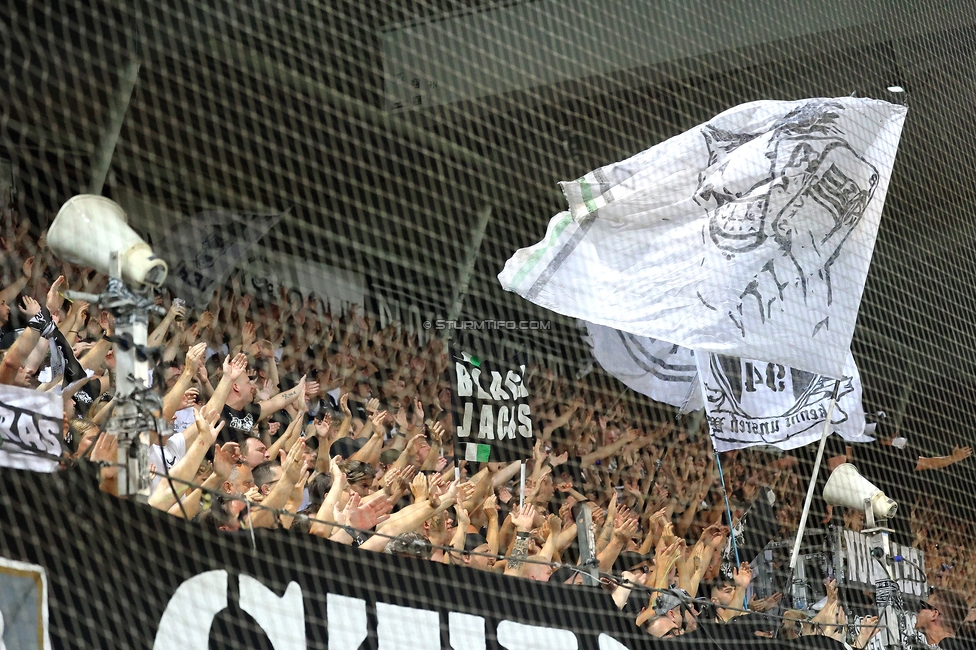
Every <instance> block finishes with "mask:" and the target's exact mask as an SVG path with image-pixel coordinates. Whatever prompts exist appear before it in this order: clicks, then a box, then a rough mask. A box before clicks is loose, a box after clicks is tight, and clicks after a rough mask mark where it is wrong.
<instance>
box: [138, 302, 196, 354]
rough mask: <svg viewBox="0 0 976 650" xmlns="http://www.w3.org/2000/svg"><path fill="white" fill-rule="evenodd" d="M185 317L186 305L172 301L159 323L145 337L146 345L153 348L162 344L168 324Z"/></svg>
mask: <svg viewBox="0 0 976 650" xmlns="http://www.w3.org/2000/svg"><path fill="white" fill-rule="evenodd" d="M185 317H186V307H184V306H182V305H179V304H176V303H174V304H173V305H172V306H171V307H170V308H169V311H168V312H166V316H164V317H163V320H162V321H161V322H160V323H159V325H158V326H157V327H156V329H154V330H153V331H152V332H151V333H150V334H149V336H148V337H147V338H146V346H147V347H150V348H155V347H158V346H160V345H162V343H163V341H165V340H166V332H168V331H169V328H170V326H171V325H172V324H173V321H175V320H176V319H177V318H180V319H181V320H182V319H183V318H185Z"/></svg>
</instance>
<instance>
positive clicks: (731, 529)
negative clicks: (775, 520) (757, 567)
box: [709, 436, 739, 569]
mask: <svg viewBox="0 0 976 650" xmlns="http://www.w3.org/2000/svg"><path fill="white" fill-rule="evenodd" d="M709 437H711V436H709ZM712 449H714V450H715V462H716V463H718V475H719V478H721V479H722V497H723V498H724V499H725V516H726V517H728V519H729V537H730V538H731V539H732V552H733V553H735V568H736V569H738V568H739V547H738V546H737V545H736V543H735V524H733V523H732V508H730V507H729V492H728V490H727V489H726V488H725V472H723V471H722V459H721V458H719V457H718V450H717V449H715V441H714V440H713V441H712Z"/></svg>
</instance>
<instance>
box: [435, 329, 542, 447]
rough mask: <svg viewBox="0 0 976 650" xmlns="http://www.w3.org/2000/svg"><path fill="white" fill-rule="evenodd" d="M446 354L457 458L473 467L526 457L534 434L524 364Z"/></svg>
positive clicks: (451, 351)
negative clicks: (448, 360)
mask: <svg viewBox="0 0 976 650" xmlns="http://www.w3.org/2000/svg"><path fill="white" fill-rule="evenodd" d="M450 355H451V361H450V363H449V364H448V374H449V375H450V382H451V390H452V392H453V400H454V431H453V434H454V451H455V454H456V456H457V458H458V459H461V458H463V459H465V460H467V461H469V462H477V463H485V462H512V461H516V460H523V459H526V458H531V456H532V446H533V444H534V443H535V434H534V432H533V428H532V412H531V408H530V406H529V391H528V389H527V388H526V387H525V363H524V362H520V361H518V360H515V361H512V362H508V363H506V362H504V361H495V360H489V359H482V358H480V357H478V356H476V355H474V354H471V353H468V352H462V351H460V350H458V349H456V348H451V350H450Z"/></svg>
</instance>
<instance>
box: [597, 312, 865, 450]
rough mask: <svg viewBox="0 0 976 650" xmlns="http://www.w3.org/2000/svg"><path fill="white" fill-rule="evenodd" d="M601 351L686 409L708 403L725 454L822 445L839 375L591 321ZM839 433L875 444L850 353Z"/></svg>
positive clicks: (626, 379) (837, 418)
mask: <svg viewBox="0 0 976 650" xmlns="http://www.w3.org/2000/svg"><path fill="white" fill-rule="evenodd" d="M585 325H586V329H587V336H586V337H585V338H584V340H586V342H587V343H589V344H590V346H591V348H592V351H593V356H594V358H595V359H596V360H597V362H598V363H599V364H600V366H601V367H603V369H604V370H606V371H607V372H608V373H610V374H611V375H613V376H614V377H616V378H617V379H619V380H620V381H622V382H623V383H624V384H626V385H627V386H629V387H630V388H632V389H633V390H635V391H637V392H638V393H641V394H643V395H647V396H648V397H650V398H651V399H653V400H657V401H658V402H664V403H665V404H671V405H672V406H677V407H679V408H680V409H681V410H682V411H683V412H689V411H695V410H698V409H700V408H703V407H704V408H705V415H706V418H707V422H708V425H709V432H710V433H711V436H712V440H713V442H714V444H715V449H716V450H718V451H729V450H731V449H741V448H743V447H752V446H754V445H774V446H776V447H779V448H780V449H794V448H796V447H802V446H804V445H807V444H809V443H811V442H816V441H817V440H818V439H819V438H820V435H821V433H822V432H823V424H824V421H825V420H826V417H827V410H828V408H829V407H830V397H831V394H832V392H833V389H834V380H833V379H828V378H825V377H823V376H822V375H814V374H812V373H809V372H804V371H802V370H794V369H792V368H788V367H786V366H783V365H781V364H777V363H768V362H765V361H754V360H748V359H739V358H737V357H726V356H720V355H715V354H709V353H707V352H694V351H693V350H689V349H688V348H683V347H680V346H677V345H674V344H672V343H666V342H664V341H659V340H655V339H652V338H648V337H644V336H636V335H634V334H629V333H626V332H621V331H619V330H613V329H610V328H609V327H604V326H602V325H594V324H593V323H586V324H585ZM831 433H836V434H838V435H840V436H842V437H843V438H845V439H847V440H850V441H852V442H869V441H871V440H872V438H870V437H869V436H867V435H866V431H865V422H864V407H863V406H862V404H861V378H860V376H859V375H858V372H857V366H856V364H855V363H854V356H853V355H851V354H850V353H848V357H847V364H846V366H845V370H844V377H843V379H841V382H840V389H839V390H838V398H837V405H836V407H835V408H834V413H833V416H832V417H831Z"/></svg>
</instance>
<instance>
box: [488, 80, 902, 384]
mask: <svg viewBox="0 0 976 650" xmlns="http://www.w3.org/2000/svg"><path fill="white" fill-rule="evenodd" d="M906 112H907V109H906V108H905V107H903V106H896V105H893V104H889V103H887V102H883V101H878V100H871V99H857V98H852V97H845V98H839V99H807V100H800V101H793V102H777V101H760V102H753V103H751V104H744V105H741V106H737V107H735V108H732V109H729V110H728V111H726V112H724V113H722V114H721V115H718V116H717V117H715V118H713V119H711V120H710V121H708V122H706V123H705V124H702V125H700V126H697V127H695V128H693V129H691V130H689V131H686V132H684V133H682V134H680V135H677V136H675V137H673V138H671V139H669V140H667V141H665V142H663V143H661V144H658V145H656V146H654V147H652V148H650V149H648V150H646V151H644V152H642V153H640V154H637V155H636V156H634V157H632V158H630V159H628V160H625V161H623V162H621V163H617V164H613V165H609V166H607V167H603V168H601V169H598V170H596V171H594V172H591V173H589V174H587V175H586V176H584V177H583V178H581V179H579V180H576V181H573V182H568V183H563V184H562V188H563V191H564V193H565V194H566V197H567V199H568V200H569V207H570V210H569V211H568V212H563V213H560V214H558V215H556V216H555V217H554V218H553V219H552V220H551V221H550V223H549V228H548V232H547V233H546V238H545V240H543V241H542V242H540V243H538V244H536V245H535V246H532V247H530V248H525V249H522V250H519V251H517V252H516V253H515V255H514V256H513V257H512V258H511V259H510V260H509V261H508V263H507V264H506V265H505V269H504V270H503V271H502V272H501V273H500V274H499V276H498V278H499V281H500V282H501V284H502V286H503V287H504V288H505V289H507V290H509V291H514V292H516V293H518V294H520V295H521V296H523V297H524V298H526V299H527V300H530V301H532V302H534V303H536V304H539V305H541V306H543V307H546V308H548V309H552V310H553V311H556V312H559V313H561V314H566V315H568V316H575V317H577V318H580V319H583V320H586V321H588V322H592V323H597V324H600V325H606V326H608V327H612V328H613V329H618V330H623V331H625V332H631V333H634V334H637V335H639V336H648V337H651V338H655V339H661V340H665V341H669V342H672V343H676V344H678V345H681V346H683V347H687V348H690V349H693V350H697V351H706V352H712V353H715V354H725V355H729V356H737V357H743V358H748V359H763V360H768V361H775V362H777V363H781V364H783V365H785V366H790V367H794V368H802V369H804V370H808V371H811V372H815V373H818V374H824V375H827V376H830V377H840V376H841V375H843V373H844V365H845V363H846V360H847V356H848V351H849V350H850V343H851V338H852V336H853V333H854V322H855V319H856V317H857V312H858V307H859V305H860V301H861V294H862V291H863V289H864V282H865V279H866V277H867V272H868V267H869V265H870V263H871V256H872V254H873V252H874V243H875V239H876V237H877V232H878V225H879V223H880V220H881V211H882V207H883V206H884V199H885V194H886V192H887V189H888V181H889V178H890V176H891V169H892V166H893V165H894V161H895V154H896V152H897V148H898V140H899V138H900V136H901V129H902V125H903V124H904V120H905V115H906Z"/></svg>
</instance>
